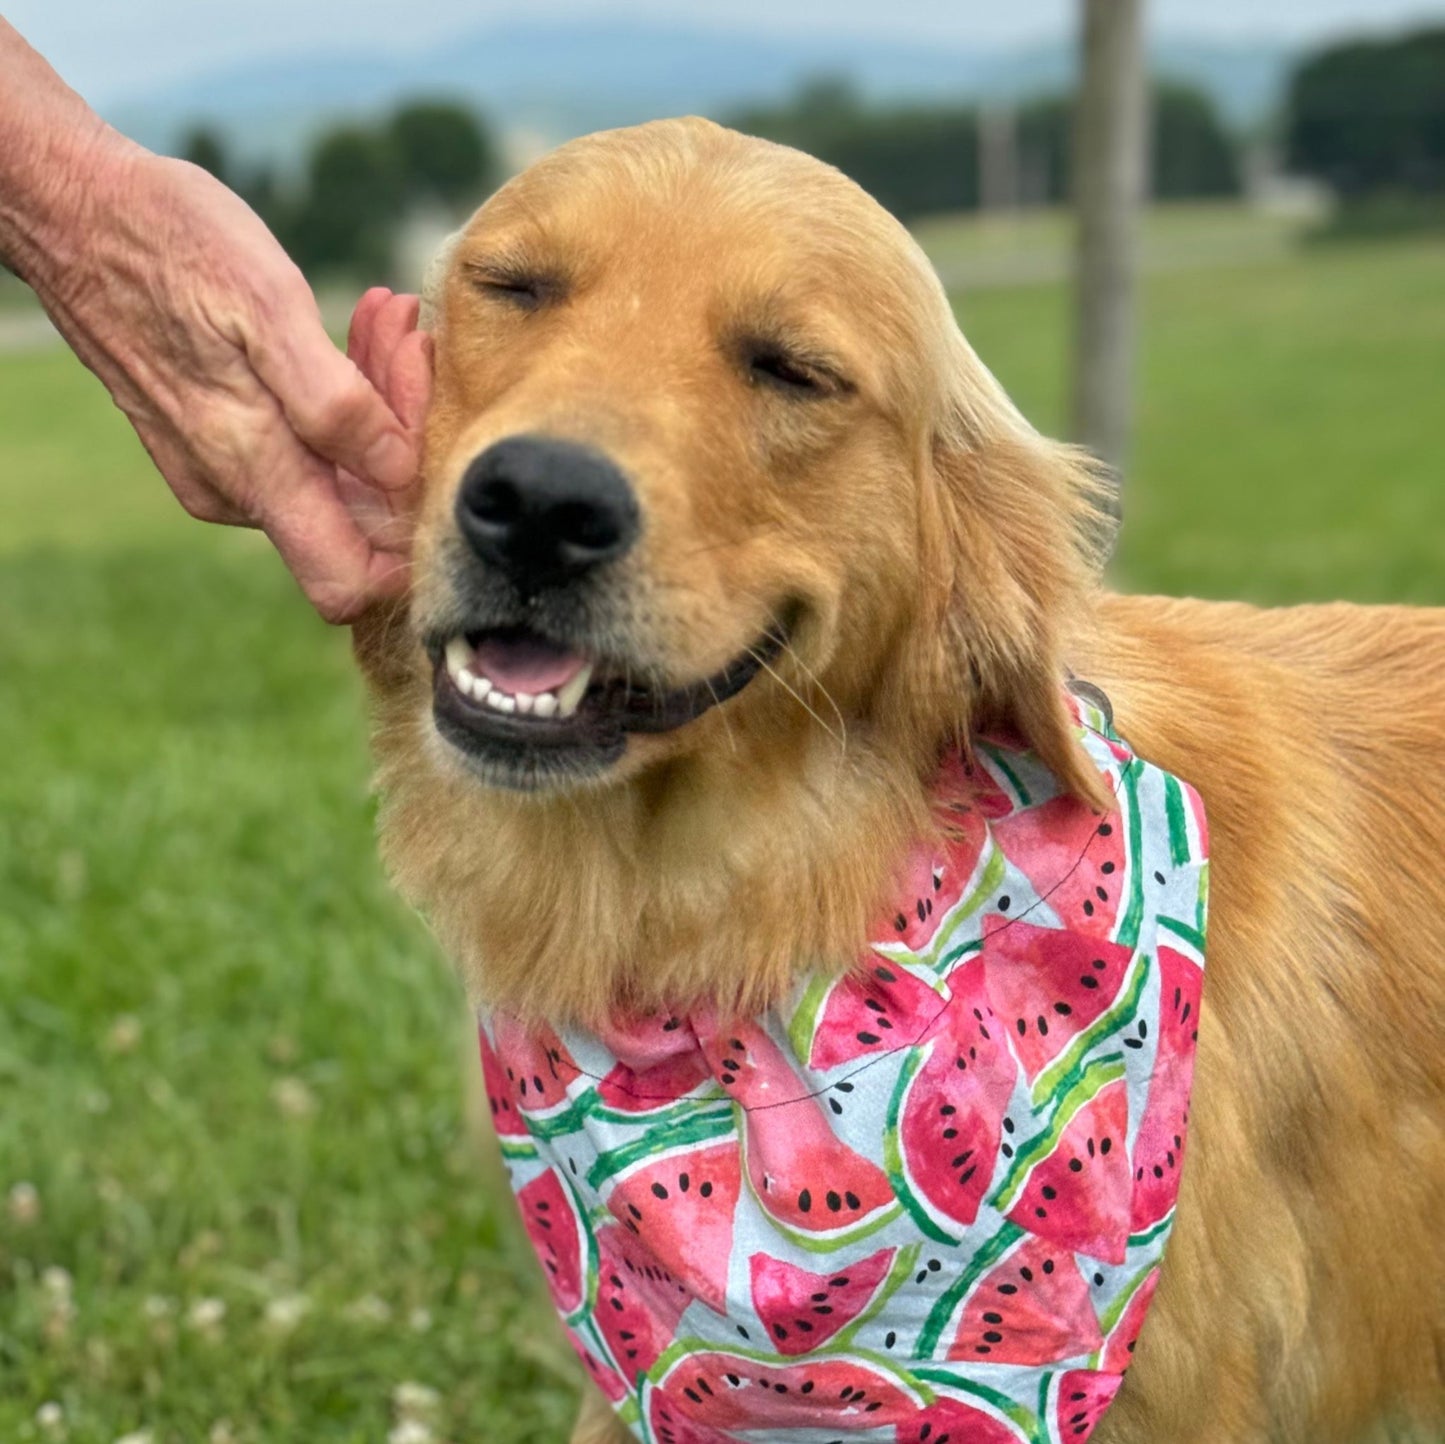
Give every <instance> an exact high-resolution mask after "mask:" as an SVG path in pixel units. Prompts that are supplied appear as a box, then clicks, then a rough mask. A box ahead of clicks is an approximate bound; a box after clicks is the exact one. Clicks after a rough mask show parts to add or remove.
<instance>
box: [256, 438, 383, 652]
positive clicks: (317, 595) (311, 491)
mask: <svg viewBox="0 0 1445 1444" xmlns="http://www.w3.org/2000/svg"><path fill="white" fill-rule="evenodd" d="M263 526H264V527H265V531H266V535H267V536H269V537H270V538H271V541H272V543H273V544H274V545H275V547H276V550H277V551H278V552H280V553H281V559H282V560H283V561H284V562H285V563H286V565H287V566H288V567H289V568H290V569H291V572H292V574H293V575H294V576H295V578H296V580H297V582H298V583H299V584H300V586H301V590H302V591H303V592H305V593H306V596H307V598H308V599H309V600H310V602H311V604H312V606H314V607H315V608H316V610H317V611H318V612H320V614H321V615H322V616H323V617H324V618H325V619H326V620H327V621H328V622H338V623H339V622H347V621H351V620H352V619H353V618H355V617H357V616H359V615H360V613H361V612H363V611H364V610H365V609H366V607H367V605H368V603H369V602H370V601H371V599H372V588H373V586H374V585H375V584H376V582H377V580H378V579H379V578H380V576H381V574H382V573H383V572H385V571H387V570H388V569H389V567H390V566H391V565H393V564H394V562H395V558H391V559H390V560H389V561H388V562H387V563H386V564H385V565H384V566H379V565H378V563H377V561H376V557H377V553H376V551H375V549H374V548H373V547H372V546H371V545H370V544H369V543H368V542H367V540H366V538H365V537H364V536H363V535H362V534H361V530H360V528H359V527H358V526H357V524H356V522H355V521H354V520H353V519H352V517H351V516H350V515H349V513H348V512H347V510H346V507H345V506H344V505H343V504H342V502H341V499H340V497H339V496H338V495H337V493H336V485H335V478H334V476H333V475H332V474H331V473H330V470H329V468H328V467H326V466H325V465H324V463H322V462H321V461H320V460H319V459H317V458H314V457H313V458H310V459H309V466H308V468H307V470H306V472H305V474H304V475H302V476H301V477H300V478H298V480H297V481H296V483H295V484H294V485H293V486H290V487H288V488H287V490H286V495H285V500H284V505H283V506H281V507H279V508H277V509H276V510H275V511H274V512H273V513H272V514H271V515H270V516H268V517H266V518H265V519H264V521H263Z"/></svg>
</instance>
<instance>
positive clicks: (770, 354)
mask: <svg viewBox="0 0 1445 1444" xmlns="http://www.w3.org/2000/svg"><path fill="white" fill-rule="evenodd" d="M742 361H743V365H744V367H745V368H746V371H747V376H748V380H749V381H751V382H753V383H754V384H755V385H759V386H767V387H771V388H772V389H773V390H775V391H780V392H783V393H784V394H786V395H790V396H793V397H796V398H798V399H808V398H818V397H824V396H834V395H837V394H838V393H840V392H842V391H847V390H848V389H850V388H849V386H848V383H847V382H846V381H845V380H844V379H843V377H842V376H841V375H839V373H838V372H837V371H836V370H835V369H834V368H833V367H832V366H830V365H828V364H827V363H826V362H822V361H818V360H815V359H814V358H812V357H808V356H804V355H802V354H801V353H800V352H797V351H794V350H791V349H790V348H789V347H787V346H783V345H780V344H779V343H778V342H776V341H768V340H762V339H757V338H754V339H750V340H747V341H745V342H744V343H743V345H742Z"/></svg>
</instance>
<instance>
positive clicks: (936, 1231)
mask: <svg viewBox="0 0 1445 1444" xmlns="http://www.w3.org/2000/svg"><path fill="white" fill-rule="evenodd" d="M935 1046H937V1045H936V1044H935ZM930 1056H931V1054H930ZM923 1058H924V1050H923V1049H921V1048H915V1049H913V1051H912V1052H910V1053H909V1055H908V1057H907V1058H906V1059H905V1060H904V1063H903V1068H902V1070H901V1071H900V1072H899V1075H898V1082H897V1083H896V1084H895V1085H894V1087H893V1097H892V1098H890V1099H889V1100H888V1124H887V1127H886V1129H885V1130H884V1133H883V1167H884V1168H885V1169H886V1170H887V1173H888V1181H889V1182H890V1183H891V1184H892V1185H893V1191H894V1193H896V1194H897V1195H898V1197H899V1199H900V1200H901V1201H902V1203H903V1206H904V1208H906V1209H907V1210H908V1214H909V1217H910V1218H912V1220H913V1221H914V1223H916V1224H917V1225H918V1227H919V1228H920V1229H922V1230H923V1232H924V1233H925V1234H927V1236H928V1237H929V1238H931V1239H932V1240H933V1241H934V1242H935V1243H943V1244H954V1243H957V1242H958V1240H957V1239H956V1238H954V1237H953V1235H951V1234H948V1233H945V1232H944V1231H943V1229H942V1227H941V1226H940V1225H939V1224H937V1223H935V1222H934V1221H933V1215H932V1214H931V1213H930V1212H929V1211H928V1208H927V1205H925V1204H924V1202H923V1200H922V1199H921V1198H919V1197H918V1196H917V1194H915V1193H914V1191H913V1189H912V1187H911V1186H910V1185H909V1182H908V1173H907V1170H906V1169H905V1168H904V1166H903V1137H902V1133H903V1129H902V1118H903V1101H904V1098H905V1097H906V1096H907V1093H908V1088H909V1085H910V1084H911V1083H912V1082H913V1079H914V1078H915V1077H916V1076H917V1073H918V1070H919V1068H921V1067H922V1066H923Z"/></svg>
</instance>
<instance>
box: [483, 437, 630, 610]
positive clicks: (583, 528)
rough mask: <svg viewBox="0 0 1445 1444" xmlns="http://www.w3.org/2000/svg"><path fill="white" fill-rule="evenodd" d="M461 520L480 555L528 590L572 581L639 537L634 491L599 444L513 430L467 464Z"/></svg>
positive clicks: (617, 555)
mask: <svg viewBox="0 0 1445 1444" xmlns="http://www.w3.org/2000/svg"><path fill="white" fill-rule="evenodd" d="M456 515H457V526H458V527H459V528H460V529H461V533H462V535H463V536H464V537H466V539H467V541H468V542H470V543H471V545H472V548H473V550H474V551H475V552H476V553H477V555H478V556H479V557H481V558H482V560H483V561H485V562H489V563H491V564H492V565H494V566H496V567H499V568H501V569H502V570H503V571H505V572H506V573H507V574H508V576H510V577H511V578H512V580H513V581H514V582H515V583H516V584H517V585H518V586H519V587H520V588H521V589H522V590H523V591H527V592H532V591H536V590H537V589H538V588H541V587H546V586H557V585H559V584H560V583H563V582H568V581H572V580H574V579H575V578H577V577H579V576H581V575H582V574H583V573H584V572H587V571H590V570H591V569H592V568H594V567H597V566H600V565H601V564H602V563H603V562H608V561H612V560H613V559H614V558H616V557H620V556H621V555H622V554H623V553H624V552H626V551H627V549H628V548H629V547H630V546H631V545H632V543H633V542H634V541H635V540H636V539H637V532H638V525H639V521H638V511H637V498H636V497H635V496H634V495H633V494H632V487H631V486H630V485H629V484H628V481H627V478H626V477H625V476H623V474H622V473H621V471H619V470H618V469H617V467H616V466H614V465H613V464H612V462H610V461H609V460H608V459H607V458H606V457H605V456H603V455H602V453H601V452H599V451H593V450H592V449H591V448H590V447H587V446H581V445H579V444H578V443H576V442H572V441H560V440H557V439H555V438H552V437H548V436H511V437H508V438H507V439H506V440H505V441H499V442H497V443H496V445H494V446H490V447H488V448H487V450H486V451H484V452H483V453H482V454H481V455H480V456H479V457H477V459H476V460H475V461H474V462H472V464H471V466H469V467H468V468H467V474H466V475H465V476H464V477H463V478H462V485H461V489H460V491H459V492H458V493H457V507H456Z"/></svg>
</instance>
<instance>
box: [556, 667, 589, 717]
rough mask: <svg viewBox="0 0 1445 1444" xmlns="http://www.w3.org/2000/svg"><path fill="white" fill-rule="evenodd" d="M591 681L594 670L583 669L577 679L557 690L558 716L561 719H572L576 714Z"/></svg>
mask: <svg viewBox="0 0 1445 1444" xmlns="http://www.w3.org/2000/svg"><path fill="white" fill-rule="evenodd" d="M591 680H592V668H591V667H583V668H581V669H580V670H579V671H578V673H577V675H576V676H575V677H573V678H572V679H571V680H570V681H568V682H566V683H564V684H563V685H562V686H561V687H559V688H558V689H557V715H558V716H559V717H570V716H572V714H573V713H574V712H576V710H577V708H578V706H579V705H580V703H581V701H582V695H583V693H585V692H586V691H587V684H588V683H589V682H590V681H591Z"/></svg>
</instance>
